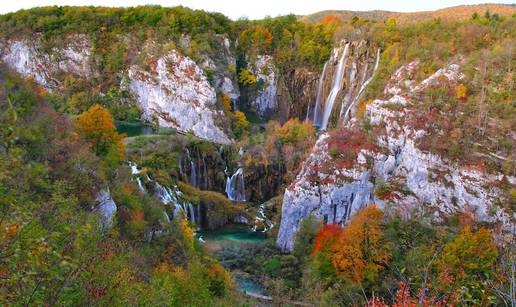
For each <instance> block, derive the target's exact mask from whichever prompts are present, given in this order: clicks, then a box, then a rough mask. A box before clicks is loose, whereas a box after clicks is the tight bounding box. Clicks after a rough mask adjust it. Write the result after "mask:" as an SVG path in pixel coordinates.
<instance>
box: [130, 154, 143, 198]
mask: <svg viewBox="0 0 516 307" xmlns="http://www.w3.org/2000/svg"><path fill="white" fill-rule="evenodd" d="M128 163H129V166H130V167H131V174H132V175H133V176H136V175H138V174H140V171H139V170H138V165H137V164H136V163H134V162H131V161H129V162H128ZM136 183H138V188H139V189H140V192H142V193H145V188H144V187H143V183H142V180H141V178H140V177H139V176H136Z"/></svg>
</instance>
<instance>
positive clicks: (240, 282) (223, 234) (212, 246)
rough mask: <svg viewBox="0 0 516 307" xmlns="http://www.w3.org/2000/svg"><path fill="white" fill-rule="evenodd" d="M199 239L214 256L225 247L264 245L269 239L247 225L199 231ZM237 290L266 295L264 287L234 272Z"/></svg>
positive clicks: (244, 275)
mask: <svg viewBox="0 0 516 307" xmlns="http://www.w3.org/2000/svg"><path fill="white" fill-rule="evenodd" d="M197 237H198V238H202V240H203V241H204V242H205V243H204V244H205V246H206V248H207V249H208V251H209V252H210V253H212V254H216V252H218V251H220V250H222V249H223V248H224V247H230V246H235V245H249V244H263V243H264V242H265V239H266V238H267V236H266V234H265V233H263V232H256V231H253V230H252V229H251V228H250V227H249V226H246V225H226V226H224V227H222V228H220V229H217V230H214V231H198V232H197ZM231 273H232V275H233V282H234V283H235V288H236V289H237V290H238V291H240V292H243V293H247V294H250V295H255V296H256V295H258V296H262V295H265V294H266V293H265V290H264V289H263V287H262V285H261V284H259V283H258V282H256V281H255V280H253V279H252V277H251V276H250V275H249V274H247V273H245V272H242V271H232V272H231Z"/></svg>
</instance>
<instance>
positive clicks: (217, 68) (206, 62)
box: [201, 35, 240, 100]
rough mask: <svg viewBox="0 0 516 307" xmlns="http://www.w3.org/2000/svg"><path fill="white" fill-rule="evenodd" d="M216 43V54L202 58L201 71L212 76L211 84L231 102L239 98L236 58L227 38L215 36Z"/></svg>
mask: <svg viewBox="0 0 516 307" xmlns="http://www.w3.org/2000/svg"><path fill="white" fill-rule="evenodd" d="M213 39H214V40H215V41H216V42H217V43H218V46H219V47H218V48H217V50H216V52H214V53H212V54H206V55H204V56H203V60H202V63H201V67H202V69H204V70H205V71H210V72H211V73H212V75H213V81H212V84H213V85H214V86H215V88H216V89H217V91H220V92H221V93H224V94H228V95H229V97H230V98H231V99H232V100H237V99H238V98H239V97H240V92H239V90H238V85H237V83H236V58H235V55H234V53H233V49H232V46H231V42H230V40H229V38H227V37H226V36H224V35H216V36H215V37H214V38H213Z"/></svg>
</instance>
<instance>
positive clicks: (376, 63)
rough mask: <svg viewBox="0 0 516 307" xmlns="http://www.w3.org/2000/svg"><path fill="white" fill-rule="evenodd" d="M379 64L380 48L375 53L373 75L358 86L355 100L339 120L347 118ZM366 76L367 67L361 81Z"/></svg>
mask: <svg viewBox="0 0 516 307" xmlns="http://www.w3.org/2000/svg"><path fill="white" fill-rule="evenodd" d="M379 64H380V48H378V50H377V51H376V60H375V63H374V68H373V73H372V74H371V77H369V79H367V80H366V81H365V82H363V83H362V86H360V90H359V91H358V94H357V96H356V97H355V99H353V102H352V103H351V104H350V105H349V107H348V108H347V110H346V112H345V113H344V116H342V113H341V118H342V119H343V120H346V118H348V116H349V112H350V111H351V108H352V107H353V106H354V105H355V104H356V103H357V102H358V99H360V96H361V95H362V93H363V92H364V90H365V88H366V87H367V85H368V84H369V83H370V82H371V81H372V80H373V77H374V73H375V72H376V70H378V65H379ZM366 75H367V66H366V68H365V69H364V78H363V79H365V77H366ZM343 106H344V105H343Z"/></svg>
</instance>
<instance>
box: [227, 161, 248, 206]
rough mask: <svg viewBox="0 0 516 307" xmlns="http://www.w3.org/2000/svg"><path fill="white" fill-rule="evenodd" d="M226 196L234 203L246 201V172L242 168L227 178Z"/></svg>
mask: <svg viewBox="0 0 516 307" xmlns="http://www.w3.org/2000/svg"><path fill="white" fill-rule="evenodd" d="M226 195H227V196H228V198H229V200H232V201H245V185H244V170H243V169H242V168H239V169H238V170H237V171H236V172H235V173H234V174H233V176H231V177H228V178H227V180H226Z"/></svg>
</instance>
